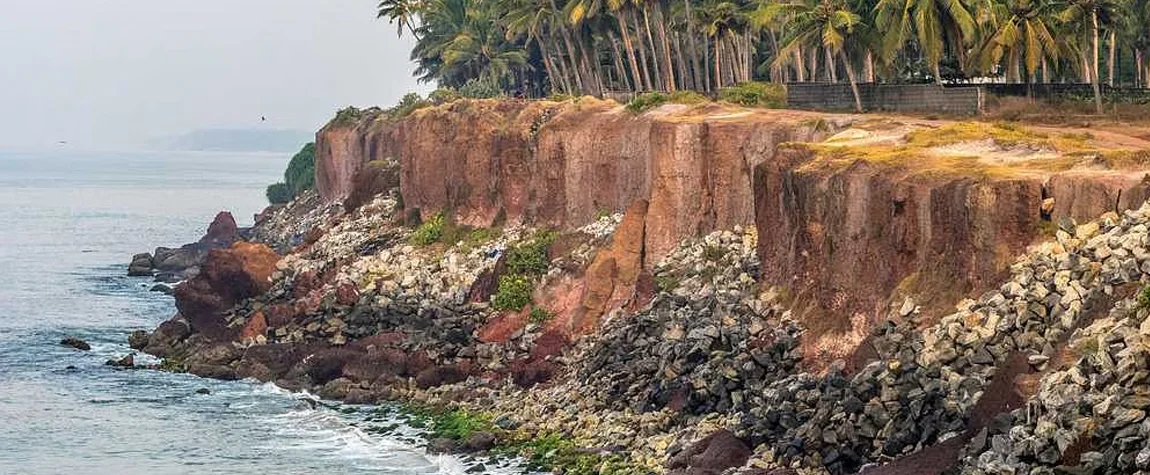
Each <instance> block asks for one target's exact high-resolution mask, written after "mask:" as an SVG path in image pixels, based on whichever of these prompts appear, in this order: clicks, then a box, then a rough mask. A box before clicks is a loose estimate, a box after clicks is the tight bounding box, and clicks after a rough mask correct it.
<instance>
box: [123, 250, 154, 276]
mask: <svg viewBox="0 0 1150 475" xmlns="http://www.w3.org/2000/svg"><path fill="white" fill-rule="evenodd" d="M152 273H153V270H152V255H151V254H148V253H146V252H144V253H140V254H136V255H134V256H132V262H131V263H130V264H128V276H131V277H141V276H150V275H152Z"/></svg>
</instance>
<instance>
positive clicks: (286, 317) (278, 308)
mask: <svg viewBox="0 0 1150 475" xmlns="http://www.w3.org/2000/svg"><path fill="white" fill-rule="evenodd" d="M295 317H296V309H295V306H293V305H291V304H290V303H277V304H275V305H270V306H268V308H267V322H268V326H271V327H276V328H279V327H283V326H287V325H288V324H290V323H291V322H292V321H294V320H295Z"/></svg>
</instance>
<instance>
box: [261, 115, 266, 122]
mask: <svg viewBox="0 0 1150 475" xmlns="http://www.w3.org/2000/svg"><path fill="white" fill-rule="evenodd" d="M267 121H268V118H267V117H264V116H262V115H261V116H260V122H267Z"/></svg>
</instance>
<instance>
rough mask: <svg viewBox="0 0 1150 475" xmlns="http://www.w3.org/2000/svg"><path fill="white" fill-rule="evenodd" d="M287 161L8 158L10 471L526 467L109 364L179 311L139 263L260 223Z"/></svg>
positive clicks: (222, 386)
mask: <svg viewBox="0 0 1150 475" xmlns="http://www.w3.org/2000/svg"><path fill="white" fill-rule="evenodd" d="M288 158H289V157H288V156H287V155H283V154H234V153H232V154H229V153H171V152H163V153H144V152H139V153H104V152H101V153H95V152H92V153H84V152H68V151H52V152H34V153H13V152H0V475H15V474H21V475H23V474H28V475H33V474H34V475H40V474H98V475H99V474H108V475H134V474H139V475H163V474H268V473H272V474H277V475H288V474H359V473H373V474H454V473H465V472H466V471H468V470H471V472H472V473H474V472H480V473H508V472H518V471H519V470H517V469H515V468H514V467H512V466H510V465H508V466H505V467H504V466H494V465H486V466H485V465H477V464H481V463H482V461H478V460H474V459H469V458H466V457H463V458H461V457H457V456H446V455H429V454H427V453H426V452H425V451H424V450H423V449H422V448H421V445H422V444H421V442H420V438H419V437H418V435H419V429H417V428H415V427H410V425H408V424H407V422H409V419H407V418H405V417H402V416H400V415H396V412H395V411H394V410H390V409H389V410H387V411H383V410H382V409H381V408H379V407H369V406H350V405H341V404H338V403H334V402H327V401H322V400H319V399H317V398H316V397H315V396H312V395H310V394H306V393H292V392H288V391H285V390H283V389H281V388H278V387H276V386H274V385H271V384H265V383H259V382H256V381H231V382H227V381H214V380H208V379H202V378H199V377H196V376H192V375H187V374H172V373H166V372H161V371H154V370H122V369H114V368H112V367H109V366H106V365H105V364H104V363H105V361H107V360H109V359H114V358H119V357H122V356H124V355H127V354H129V353H131V351H132V350H131V349H129V348H128V346H127V337H128V334H129V333H131V332H132V331H133V330H139V329H152V328H154V327H155V326H156V325H158V324H159V323H160V322H162V321H164V320H166V319H168V318H170V317H171V316H172V315H173V314H174V312H175V305H174V302H173V299H172V297H170V296H167V295H165V294H163V293H159V292H153V291H150V288H151V287H152V285H153V283H152V282H151V279H149V278H141V277H127V275H126V274H127V263H128V261H129V260H130V258H131V256H132V254H135V253H138V252H147V251H149V250H152V249H154V248H155V247H156V246H161V245H162V246H169V247H175V246H179V245H182V244H184V243H187V242H192V241H195V240H197V239H199V237H200V236H201V235H203V233H204V231H205V230H206V228H207V225H208V223H209V222H210V221H211V220H212V218H213V217H214V216H215V214H216V213H217V212H219V211H221V210H229V211H231V212H232V213H233V215H234V216H235V217H236V219H237V221H238V222H239V223H240V225H241V226H244V225H250V224H251V221H252V216H253V215H254V214H255V213H257V212H259V211H260V210H261V209H262V208H263V207H264V206H265V205H266V200H265V198H264V194H263V193H264V188H265V187H266V186H267V185H268V184H269V183H272V182H274V181H279V180H280V179H281V175H282V172H283V169H284V168H285V166H286V165H287V161H288ZM67 336H74V337H78V338H81V339H83V340H85V341H87V342H89V343H90V344H91V346H92V349H91V351H79V350H76V349H73V348H70V347H66V346H62V345H60V344H59V343H60V340H61V339H63V338H65V337H67ZM149 361H153V362H154V360H149V359H148V357H147V356H145V355H139V356H137V363H141V362H144V363H147V362H149ZM205 389H206V390H207V391H203V390H205ZM204 392H207V394H204ZM381 427H386V430H380V428H381ZM485 467H486V468H485Z"/></svg>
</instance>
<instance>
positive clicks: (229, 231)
mask: <svg viewBox="0 0 1150 475" xmlns="http://www.w3.org/2000/svg"><path fill="white" fill-rule="evenodd" d="M239 231H240V229H239V227H238V226H236V219H235V218H234V217H232V214H231V213H229V212H227V211H220V212H219V213H218V214H216V217H215V219H213V220H212V224H209V225H208V232H207V233H206V234H204V237H202V238H200V242H205V243H215V244H219V245H223V246H229V245H231V244H232V243H233V242H235V240H236V239H237V235H238V234H239Z"/></svg>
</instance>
